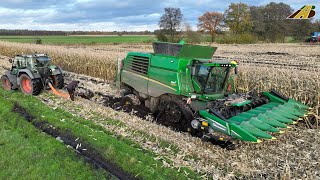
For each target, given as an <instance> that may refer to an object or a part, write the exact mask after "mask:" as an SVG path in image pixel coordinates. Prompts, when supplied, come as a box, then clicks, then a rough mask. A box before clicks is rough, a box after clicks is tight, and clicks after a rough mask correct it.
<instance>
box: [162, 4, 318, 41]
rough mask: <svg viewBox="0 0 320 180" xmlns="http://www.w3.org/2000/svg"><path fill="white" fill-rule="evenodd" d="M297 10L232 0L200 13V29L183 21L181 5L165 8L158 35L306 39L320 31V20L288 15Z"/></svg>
mask: <svg viewBox="0 0 320 180" xmlns="http://www.w3.org/2000/svg"><path fill="white" fill-rule="evenodd" d="M293 12H294V10H293V9H292V8H291V7H290V6H289V5H287V4H285V3H275V2H271V3H269V4H267V5H264V6H248V5H247V4H245V3H231V4H230V5H229V7H228V9H226V10H225V12H224V13H221V12H214V11H212V12H205V13H204V14H203V15H201V16H200V17H198V24H197V31H193V30H192V28H191V26H190V25H189V24H188V23H186V22H182V19H183V14H182V12H181V10H180V8H165V13H164V14H163V15H162V16H161V18H160V20H159V27H160V30H158V31H156V35H157V38H158V39H160V40H164V41H171V42H178V41H180V40H181V39H186V40H187V41H189V42H194V43H198V42H201V41H203V40H202V39H201V38H199V37H201V36H203V35H209V36H210V41H216V42H218V43H254V42H257V41H263V42H285V39H286V38H288V37H290V38H291V39H292V40H293V41H303V40H305V39H306V38H307V36H309V35H310V33H311V32H314V31H320V20H305V19H303V20H301V19H299V20H292V19H287V17H288V16H289V15H291V14H292V13H293Z"/></svg>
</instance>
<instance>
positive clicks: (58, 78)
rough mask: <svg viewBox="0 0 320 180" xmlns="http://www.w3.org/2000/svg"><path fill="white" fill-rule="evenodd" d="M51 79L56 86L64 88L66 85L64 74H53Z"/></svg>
mask: <svg viewBox="0 0 320 180" xmlns="http://www.w3.org/2000/svg"><path fill="white" fill-rule="evenodd" d="M51 79H52V81H53V86H54V87H55V88H58V89H62V88H63V87H64V78H63V75H62V74H57V75H53V76H51Z"/></svg>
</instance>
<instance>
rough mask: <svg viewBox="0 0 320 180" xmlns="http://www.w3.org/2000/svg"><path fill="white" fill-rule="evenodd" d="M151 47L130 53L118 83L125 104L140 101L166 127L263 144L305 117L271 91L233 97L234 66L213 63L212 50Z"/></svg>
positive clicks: (161, 44) (300, 106) (299, 105)
mask: <svg viewBox="0 0 320 180" xmlns="http://www.w3.org/2000/svg"><path fill="white" fill-rule="evenodd" d="M153 48H154V53H140V52H129V53H128V55H127V57H126V58H125V59H123V60H122V61H119V64H118V71H117V72H118V73H117V77H116V84H117V86H118V87H119V88H120V89H121V92H122V95H123V96H126V99H130V98H133V99H131V100H130V102H131V103H132V102H137V101H141V103H142V104H144V105H145V106H146V107H147V108H149V110H150V111H151V112H154V113H155V114H157V120H159V119H160V121H161V123H164V124H165V125H167V126H172V127H174V128H175V129H178V130H180V131H190V132H192V133H194V134H196V135H197V136H209V137H216V136H215V134H216V132H220V133H223V134H226V135H228V136H229V137H233V138H238V139H241V140H244V141H250V142H261V140H262V139H269V140H273V139H276V138H275V137H273V136H272V133H282V132H284V131H281V129H285V128H289V127H290V126H289V125H290V124H295V123H297V121H298V120H301V119H302V117H304V116H306V114H307V113H308V110H309V107H308V106H306V105H304V104H302V103H300V102H297V101H295V100H293V99H289V98H287V97H285V96H283V95H281V94H279V93H278V92H276V91H275V90H271V91H270V92H261V93H259V94H258V95H253V94H252V93H242V94H240V93H235V92H236V91H235V89H236V88H235V83H234V79H235V77H236V74H238V70H237V66H238V63H237V62H236V61H231V62H230V61H226V60H224V59H218V58H213V54H214V53H215V51H216V49H217V48H216V47H211V46H199V45H191V44H185V43H184V42H181V43H164V42H156V43H154V44H153ZM233 72H234V73H233ZM130 102H129V103H130ZM139 104H140V102H139ZM161 116H162V117H164V118H161Z"/></svg>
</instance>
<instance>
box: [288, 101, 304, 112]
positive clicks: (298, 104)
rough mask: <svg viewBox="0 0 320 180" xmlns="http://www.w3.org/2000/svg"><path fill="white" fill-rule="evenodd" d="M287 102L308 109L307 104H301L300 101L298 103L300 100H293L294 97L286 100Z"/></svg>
mask: <svg viewBox="0 0 320 180" xmlns="http://www.w3.org/2000/svg"><path fill="white" fill-rule="evenodd" d="M288 103H290V104H294V105H297V106H298V107H300V108H302V109H305V110H308V109H309V106H306V105H304V104H302V103H300V102H298V101H296V100H294V99H289V100H288Z"/></svg>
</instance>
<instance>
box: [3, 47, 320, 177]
mask: <svg viewBox="0 0 320 180" xmlns="http://www.w3.org/2000/svg"><path fill="white" fill-rule="evenodd" d="M65 48H66V49H68V51H79V50H80V49H81V51H83V52H88V53H89V52H90V53H91V54H95V53H96V54H101V56H102V55H103V54H105V53H106V52H110V54H115V56H114V57H115V58H116V56H120V57H124V56H125V54H126V52H128V51H148V52H150V51H151V50H152V49H151V46H147V45H118V46H114V45H113V46H111V45H105V46H93V47H92V46H89V47H65ZM0 53H1V52H0ZM216 55H217V56H222V57H225V58H228V59H237V60H241V61H242V62H243V69H245V68H249V70H246V71H251V70H252V69H251V68H250V66H253V65H252V64H255V62H254V61H264V62H266V60H268V61H272V62H278V63H283V62H284V63H288V64H295V65H299V64H300V65H301V64H303V67H304V68H305V67H306V65H305V64H307V68H309V69H308V70H305V69H301V68H300V67H299V68H300V69H299V68H298V69H297V68H296V67H295V66H288V67H286V68H285V69H286V71H290V72H296V77H297V78H298V77H299V75H301V74H303V75H304V76H307V75H308V76H310V78H312V77H313V78H314V79H315V80H314V82H313V83H314V84H313V85H312V86H311V85H310V92H312V93H314V94H316V93H319V91H320V89H319V86H320V85H319V71H320V70H319V67H317V66H316V65H317V63H319V61H320V59H319V55H320V46H311V47H308V46H305V45H296V44H294V45H292V44H287V45H284V44H264V45H241V46H240V45H219V50H218V52H217V53H216ZM7 60H8V57H5V56H2V57H0V72H1V74H2V73H3V71H4V70H5V69H6V68H9V67H10V64H9V63H8V61H7ZM245 60H247V61H250V62H245ZM255 66H259V67H260V66H263V67H260V68H268V69H266V70H268V71H270V68H269V67H265V66H266V63H264V64H261V63H259V65H255ZM272 66H273V65H272ZM281 69H283V67H281V66H279V65H275V66H274V67H272V71H273V72H276V73H278V74H276V75H277V76H281V74H279V71H280V70H281ZM260 70H261V69H260ZM256 73H258V72H256ZM259 73H261V75H263V74H266V73H264V72H259ZM71 80H79V81H80V82H81V84H80V90H85V91H84V92H86V93H87V94H86V95H85V96H84V97H90V98H82V97H77V99H76V101H75V102H72V101H69V100H64V99H61V98H58V97H55V96H53V95H52V94H51V93H43V94H41V95H40V96H38V97H39V98H40V99H41V100H42V101H43V102H45V103H46V104H48V105H49V106H51V107H52V108H56V107H62V108H64V109H65V110H66V111H69V112H71V113H73V114H75V115H79V116H81V117H84V118H86V119H88V120H90V121H93V122H95V123H97V124H99V125H101V126H103V127H105V128H106V129H108V130H109V131H112V132H114V133H115V134H117V135H122V136H124V137H127V138H129V139H132V140H134V141H136V142H138V143H139V144H141V146H142V147H143V148H145V149H149V150H152V151H153V152H154V153H155V154H156V155H157V156H158V158H159V160H160V161H163V162H164V164H165V165H166V166H169V167H177V168H179V167H184V166H187V167H190V168H191V169H193V170H195V171H198V172H201V173H203V174H204V176H206V177H213V178H214V179H217V178H233V177H234V176H240V177H247V178H249V179H250V178H252V177H256V178H266V179H279V178H283V179H292V178H294V177H295V178H302V179H317V178H319V177H320V164H319V162H320V152H319V149H320V130H319V129H309V128H307V127H306V124H305V123H300V124H298V125H296V126H292V128H291V129H289V130H286V133H285V134H282V135H277V136H276V137H277V138H278V139H277V140H276V141H264V142H263V143H260V144H251V143H245V142H239V141H235V142H234V143H235V144H236V146H237V148H236V150H232V151H228V150H226V149H224V148H221V147H220V146H217V145H213V144H211V143H204V142H202V141H201V140H200V139H199V138H195V137H192V136H190V135H189V134H187V133H179V132H175V131H173V130H171V129H169V128H167V127H164V126H162V125H159V124H157V123H155V122H154V121H153V117H152V114H149V113H148V112H145V113H142V114H141V113H140V112H141V111H139V108H131V109H130V108H128V109H124V110H123V109H116V108H111V107H108V106H106V105H108V102H109V101H110V100H109V101H108V99H106V98H108V97H110V96H112V97H113V96H117V95H118V91H117V90H115V89H113V88H112V86H111V85H110V83H109V81H105V80H103V79H99V78H94V77H90V76H85V75H80V74H75V73H70V72H67V73H66V81H67V82H69V81H71ZM270 86H272V84H271V85H270ZM243 88H244V90H245V89H246V88H247V89H250V88H251V87H243ZM261 89H262V88H261ZM305 89H308V87H306V88H305ZM88 90H89V91H91V92H92V93H89V94H88V92H89V91H88ZM304 92H305V91H302V92H299V93H300V94H296V95H297V96H298V95H299V96H302V95H303V93H304ZM310 92H309V93H310ZM290 95H291V94H290ZM319 97H320V96H319V94H318V96H315V99H317V98H319ZM308 98H309V97H307V96H306V97H305V101H307V100H308ZM315 102H316V101H315ZM318 102H319V100H318ZM314 105H315V107H317V106H318V105H319V103H318V104H317V103H314ZM109 106H110V105H109ZM124 111H125V112H124ZM139 113H140V114H139ZM96 114H99V117H100V118H98V119H97V118H94V117H95V116H96ZM110 118H111V119H115V120H118V121H119V123H121V124H125V125H123V126H118V125H117V124H110V123H108V119H110ZM163 142H168V143H170V144H171V145H170V146H162V145H161V144H162V143H163Z"/></svg>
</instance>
